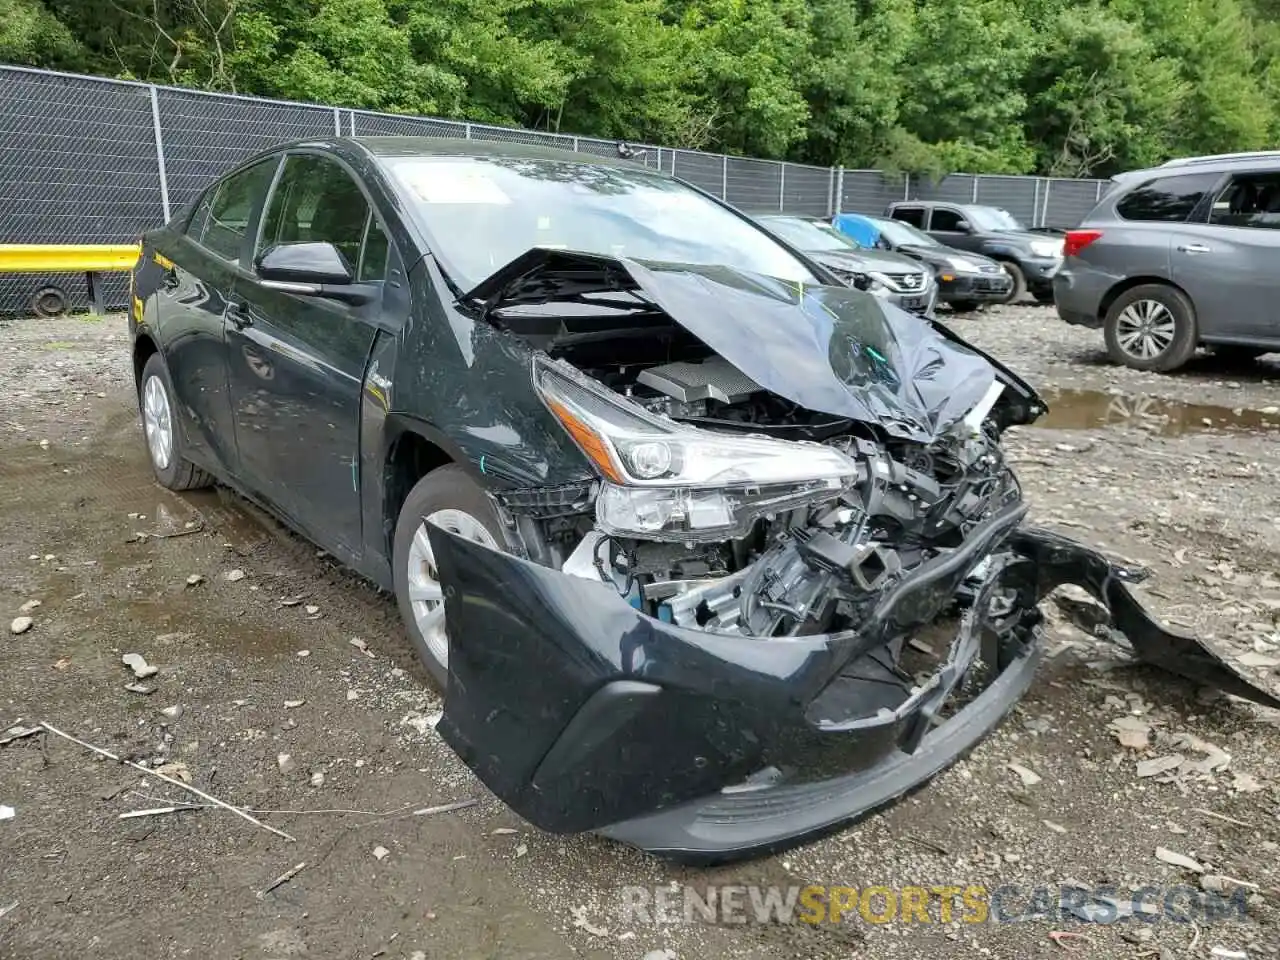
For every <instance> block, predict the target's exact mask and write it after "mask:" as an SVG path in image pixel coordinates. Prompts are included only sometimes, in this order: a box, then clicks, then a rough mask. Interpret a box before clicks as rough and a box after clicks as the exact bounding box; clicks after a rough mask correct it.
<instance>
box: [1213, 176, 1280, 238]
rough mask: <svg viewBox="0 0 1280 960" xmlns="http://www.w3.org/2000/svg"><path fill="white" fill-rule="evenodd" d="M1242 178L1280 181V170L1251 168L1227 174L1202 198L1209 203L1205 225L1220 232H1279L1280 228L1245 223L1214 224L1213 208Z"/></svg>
mask: <svg viewBox="0 0 1280 960" xmlns="http://www.w3.org/2000/svg"><path fill="white" fill-rule="evenodd" d="M1241 177H1275V178H1276V179H1277V180H1278V181H1280V169H1277V168H1271V169H1265V170H1259V169H1257V168H1251V169H1248V170H1235V171H1229V172H1227V173H1226V175H1225V176H1224V177H1223V178H1222V179H1221V180H1220V181H1219V182H1218V184H1217V186H1216V187H1215V188H1214V190H1213V192H1212V193H1206V195H1205V196H1204V197H1203V198H1201V199H1202V200H1207V201H1208V203H1206V204H1205V209H1204V220H1203V223H1204V225H1205V226H1207V227H1213V228H1215V229H1218V230H1277V229H1280V227H1251V226H1249V225H1248V224H1243V223H1214V222H1213V207H1214V205H1215V204H1216V203H1217V200H1218V198H1219V197H1221V196H1222V195H1223V194H1224V193H1226V192H1227V190H1229V189H1230V188H1231V186H1232V185H1233V184H1234V183H1235V182H1236V180H1237V179H1239V178H1241Z"/></svg>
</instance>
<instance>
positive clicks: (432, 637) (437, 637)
mask: <svg viewBox="0 0 1280 960" xmlns="http://www.w3.org/2000/svg"><path fill="white" fill-rule="evenodd" d="M428 523H434V524H436V525H437V526H439V527H443V528H444V529H445V530H448V531H449V532H450V533H452V534H456V535H457V536H459V537H462V538H463V539H464V540H470V541H472V542H473V543H479V544H481V545H483V546H486V547H489V548H491V549H493V550H497V549H498V543H497V541H496V540H495V539H494V537H493V534H491V533H490V532H489V530H488V528H487V527H486V526H485V525H484V524H483V523H481V522H480V521H479V520H477V519H476V518H475V517H473V516H472V515H471V514H469V513H467V512H465V511H463V510H437V511H436V512H435V513H433V514H431V515H429V516H427V517H426V518H425V519H424V520H423V521H422V523H421V524H419V525H418V529H417V530H416V531H414V534H413V542H412V543H411V544H410V545H409V559H408V563H409V601H410V603H411V604H412V606H413V620H414V623H415V624H416V625H417V627H418V632H419V633H421V634H422V639H423V640H424V641H425V642H426V644H427V648H428V649H429V650H430V651H431V655H432V656H433V657H435V658H436V660H438V661H439V662H440V664H441V665H442V666H443V667H445V668H446V669H447V668H448V666H449V637H448V635H447V634H446V633H445V629H444V591H443V589H442V588H441V586H440V575H439V573H438V572H437V570H436V561H435V554H434V553H432V550H431V540H430V538H428V536H427V524H428Z"/></svg>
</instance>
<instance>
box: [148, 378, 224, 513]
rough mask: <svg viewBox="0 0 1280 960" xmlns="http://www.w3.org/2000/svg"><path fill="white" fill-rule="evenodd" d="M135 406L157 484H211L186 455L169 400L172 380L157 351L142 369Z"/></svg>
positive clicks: (185, 486)
mask: <svg viewBox="0 0 1280 960" xmlns="http://www.w3.org/2000/svg"><path fill="white" fill-rule="evenodd" d="M138 405H139V406H140V407H141V408H142V429H143V431H144V432H145V433H146V437H147V453H148V455H149V456H150V457H151V470H152V472H153V473H155V475H156V479H157V480H159V481H160V485H161V486H163V487H168V488H169V489H170V490H196V489H199V488H200V487H208V486H211V485H212V484H213V477H211V476H209V474H207V473H205V472H204V471H203V470H201V469H200V468H199V467H197V466H196V465H195V464H193V463H192V462H191V461H190V460H188V459H187V457H186V451H185V446H186V441H185V440H183V438H182V430H181V429H179V425H178V420H177V417H176V416H175V414H174V411H175V410H176V409H177V405H176V404H175V403H174V399H173V382H172V381H171V380H170V379H169V368H168V367H166V366H165V364H164V359H163V358H162V357H161V356H160V354H158V353H153V354H152V355H151V356H150V357H149V358H148V359H147V363H146V366H144V367H143V368H142V380H141V381H140V382H139V383H138Z"/></svg>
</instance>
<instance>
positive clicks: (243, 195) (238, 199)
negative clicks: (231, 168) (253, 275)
mask: <svg viewBox="0 0 1280 960" xmlns="http://www.w3.org/2000/svg"><path fill="white" fill-rule="evenodd" d="M278 161H279V158H278V157H271V158H270V159H269V160H263V161H261V162H259V163H255V164H254V165H253V166H251V167H249V168H247V169H245V170H241V171H240V172H239V173H236V174H233V175H231V176H230V177H228V178H227V179H226V180H223V181H222V183H220V184H219V185H218V186H217V188H216V189H215V190H212V191H210V192H209V194H208V195H207V198H206V201H205V202H202V203H201V207H204V206H205V203H207V204H208V213H207V216H206V217H202V216H201V211H200V210H197V211H196V215H195V216H194V217H192V218H191V224H190V226H189V227H188V234H190V235H191V237H192V239H194V240H195V241H196V242H197V243H199V244H201V245H202V246H203V247H204V248H205V249H207V250H209V251H210V252H211V253H215V254H217V255H218V256H220V257H222V258H223V259H224V260H239V259H240V252H241V250H242V249H243V247H244V238H245V234H246V233H247V232H248V229H249V218H250V217H252V216H253V211H254V208H255V207H256V206H257V204H258V201H259V200H261V199H262V195H263V194H264V193H266V192H267V188H268V187H269V186H270V185H271V178H272V176H273V175H274V174H275V171H276V164H277V162H278ZM197 226H199V227H200V234H199V235H198V236H197V235H196V234H195V233H194V232H193V231H194V229H195V228H196V227H197Z"/></svg>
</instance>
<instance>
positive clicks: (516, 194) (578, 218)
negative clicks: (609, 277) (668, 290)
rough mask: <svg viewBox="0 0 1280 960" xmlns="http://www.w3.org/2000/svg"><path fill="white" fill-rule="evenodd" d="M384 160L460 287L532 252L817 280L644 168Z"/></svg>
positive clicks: (757, 231)
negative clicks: (723, 268)
mask: <svg viewBox="0 0 1280 960" xmlns="http://www.w3.org/2000/svg"><path fill="white" fill-rule="evenodd" d="M383 162H384V163H385V165H386V168H387V170H388V171H389V173H390V174H391V176H392V178H393V179H394V180H396V181H397V182H398V183H399V184H400V186H401V190H402V193H403V195H404V197H405V200H406V205H407V207H408V212H409V215H410V216H412V217H413V218H414V219H415V220H416V221H417V222H418V223H419V225H420V226H421V227H422V229H423V231H424V232H425V233H426V234H427V236H428V238H429V240H430V243H431V249H432V252H433V253H434V254H435V256H436V257H437V259H438V260H439V261H440V262H441V263H442V264H443V265H444V267H445V270H446V272H447V273H448V274H449V276H450V277H451V279H452V280H453V282H454V283H455V284H456V285H457V286H458V288H459V289H462V290H470V289H472V288H473V287H474V286H475V285H476V284H478V283H479V282H480V281H481V280H483V279H485V278H486V277H488V276H490V275H492V274H493V273H494V272H495V271H496V270H498V269H499V268H500V267H503V266H505V265H506V264H508V263H510V262H511V261H512V260H514V259H515V258H516V257H518V256H520V255H521V254H523V253H525V252H527V251H528V250H531V249H534V248H549V249H558V250H572V251H576V252H579V253H594V254H600V255H603V256H607V257H626V258H631V259H636V260H650V261H660V262H664V263H684V264H691V265H699V266H709V265H717V266H727V267H731V268H736V269H739V270H742V271H747V272H752V273H758V274H764V275H766V276H770V277H777V278H781V279H786V280H794V281H799V282H803V283H815V282H817V278H815V277H814V276H813V274H812V273H810V272H809V270H808V268H806V267H805V265H804V263H803V261H801V260H799V259H797V258H796V257H795V256H793V255H792V254H791V253H790V252H789V251H788V250H787V249H786V248H785V247H783V246H782V245H781V244H780V243H779V242H778V241H777V240H775V239H774V238H773V237H772V236H770V234H769V233H767V232H766V231H765V230H764V229H762V228H761V227H759V226H757V225H755V224H753V223H751V222H749V221H746V220H743V219H742V218H740V217H738V216H737V215H736V214H734V213H733V212H732V211H730V210H728V209H726V208H725V207H723V206H721V205H720V204H718V203H715V202H714V201H712V200H710V199H708V198H707V197H705V196H703V195H702V194H700V193H698V192H697V191H695V190H693V189H691V188H689V187H686V186H685V185H684V184H682V183H679V182H677V181H675V180H672V179H670V178H668V177H664V176H661V175H658V174H655V173H653V172H651V171H647V170H645V169H644V168H643V167H635V168H632V167H630V166H625V167H624V166H616V167H615V166H609V165H605V164H596V163H591V162H586V161H577V160H557V159H542V158H533V157H501V156H499V157H452V156H416V157H388V158H386V159H384V161H383Z"/></svg>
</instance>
